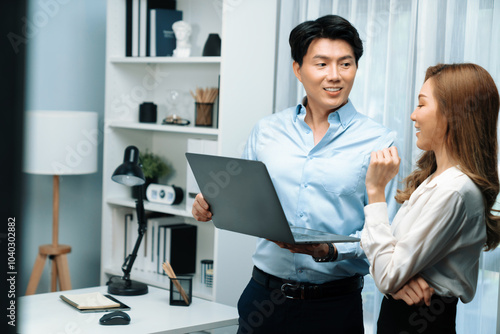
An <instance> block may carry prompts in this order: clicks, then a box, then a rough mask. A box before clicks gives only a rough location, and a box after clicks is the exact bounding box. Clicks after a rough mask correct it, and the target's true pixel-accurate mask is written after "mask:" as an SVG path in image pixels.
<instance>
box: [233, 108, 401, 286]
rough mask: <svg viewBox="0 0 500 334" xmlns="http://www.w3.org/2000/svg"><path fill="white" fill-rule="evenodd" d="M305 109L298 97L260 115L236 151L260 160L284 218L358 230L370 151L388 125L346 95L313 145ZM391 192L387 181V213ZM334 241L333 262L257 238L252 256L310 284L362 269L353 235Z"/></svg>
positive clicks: (386, 142)
mask: <svg viewBox="0 0 500 334" xmlns="http://www.w3.org/2000/svg"><path fill="white" fill-rule="evenodd" d="M305 115H306V108H305V107H304V106H303V105H302V104H299V105H298V106H296V107H291V108H288V109H286V110H284V111H281V112H279V113H275V114H273V115H270V116H268V117H265V118H263V119H262V120H260V121H259V122H258V123H257V125H256V126H255V127H254V128H253V130H252V132H251V134H250V137H249V139H248V141H247V144H246V147H245V151H244V153H243V158H244V159H251V160H259V161H262V162H264V163H265V165H266V166H267V169H268V170H269V174H270V175H271V179H272V181H273V184H274V187H275V188H276V192H277V194H278V197H279V199H280V201H281V205H282V206H283V210H284V212H285V215H286V217H287V219H288V223H289V224H290V225H292V226H300V227H307V228H312V229H316V230H322V231H328V232H332V233H337V234H342V235H351V236H356V237H360V235H361V230H362V229H363V224H364V206H365V205H366V204H368V198H367V195H366V189H365V176H366V171H367V168H368V164H369V161H370V153H371V152H372V151H375V150H379V149H383V148H385V147H389V146H392V145H393V144H394V141H395V132H394V131H391V130H389V129H387V128H385V127H383V126H382V125H380V124H378V123H376V122H375V121H373V120H372V119H370V118H369V117H367V116H365V115H363V114H360V113H358V112H357V111H356V109H355V108H354V106H353V105H352V103H351V102H350V101H348V103H347V104H345V105H344V106H343V107H342V108H340V109H338V110H337V111H336V112H333V113H331V114H330V115H329V116H328V121H329V123H330V128H329V129H328V131H327V132H326V134H325V135H324V137H323V138H322V139H321V141H320V142H319V143H318V144H317V145H314V138H313V133H312V131H311V128H310V127H309V126H308V125H307V124H306V123H305V122H304V117H305ZM395 194H396V182H391V183H389V185H388V189H387V190H386V195H387V196H386V197H387V198H388V199H389V200H388V204H389V216H390V217H391V218H392V217H393V216H394V213H395V212H396V202H395V200H394V196H395ZM255 209H256V210H258V208H255ZM335 246H336V247H337V250H338V258H337V260H336V261H335V262H329V263H316V262H314V260H313V258H312V257H311V256H310V255H305V254H293V253H291V252H290V251H288V250H286V249H281V248H280V247H278V246H277V245H276V244H274V243H273V242H270V241H267V240H265V239H258V241H257V248H256V251H255V253H254V255H253V262H254V264H255V265H256V266H257V267H258V268H260V269H261V270H263V271H265V272H267V273H269V274H271V275H274V276H278V277H281V278H284V279H290V280H294V281H300V282H310V283H316V284H319V283H324V282H329V281H333V280H338V279H341V278H345V277H349V276H353V275H355V274H360V275H365V274H367V273H368V268H369V264H368V261H367V259H366V256H365V255H364V252H363V250H362V249H361V247H360V245H359V242H356V243H337V244H335Z"/></svg>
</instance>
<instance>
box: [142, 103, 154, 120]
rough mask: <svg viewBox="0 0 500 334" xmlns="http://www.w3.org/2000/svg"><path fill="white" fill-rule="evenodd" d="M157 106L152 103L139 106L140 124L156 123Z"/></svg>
mask: <svg viewBox="0 0 500 334" xmlns="http://www.w3.org/2000/svg"><path fill="white" fill-rule="evenodd" d="M156 109H157V106H156V104H154V103H153V102H143V103H141V105H140V106H139V122H140V123H156V114H157V112H156Z"/></svg>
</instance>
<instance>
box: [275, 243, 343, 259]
mask: <svg viewBox="0 0 500 334" xmlns="http://www.w3.org/2000/svg"><path fill="white" fill-rule="evenodd" d="M269 241H272V242H274V243H275V244H276V245H278V246H279V247H281V248H284V249H288V250H289V251H290V252H292V253H300V254H306V255H311V256H313V257H324V256H326V255H327V254H328V245H327V244H325V243H323V244H300V245H297V244H288V243H286V242H281V241H273V240H269ZM333 247H335V245H333ZM335 252H337V249H336V248H335Z"/></svg>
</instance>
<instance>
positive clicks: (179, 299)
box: [170, 277, 193, 306]
mask: <svg viewBox="0 0 500 334" xmlns="http://www.w3.org/2000/svg"><path fill="white" fill-rule="evenodd" d="M192 299H193V278H192V277H177V278H171V279H170V305H174V306H189V305H190V304H191V300H192Z"/></svg>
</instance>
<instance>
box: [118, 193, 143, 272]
mask: <svg viewBox="0 0 500 334" xmlns="http://www.w3.org/2000/svg"><path fill="white" fill-rule="evenodd" d="M142 187H143V186H141V189H140V191H139V198H138V199H137V201H136V202H135V209H136V214H137V222H138V224H139V227H138V236H137V240H136V241H135V246H134V249H133V250H132V253H131V254H130V255H129V256H127V258H126V259H125V262H124V263H123V265H122V271H123V279H124V280H125V281H129V280H130V272H131V271H132V266H133V265H134V262H135V259H136V258H137V253H138V252H139V246H140V245H141V241H142V238H143V237H144V234H145V233H146V230H147V224H146V219H145V214H144V200H143V193H142Z"/></svg>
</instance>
